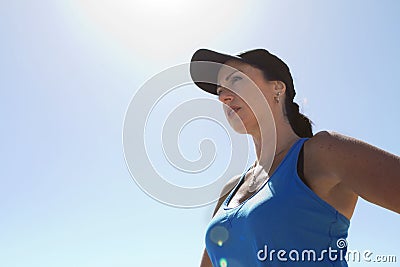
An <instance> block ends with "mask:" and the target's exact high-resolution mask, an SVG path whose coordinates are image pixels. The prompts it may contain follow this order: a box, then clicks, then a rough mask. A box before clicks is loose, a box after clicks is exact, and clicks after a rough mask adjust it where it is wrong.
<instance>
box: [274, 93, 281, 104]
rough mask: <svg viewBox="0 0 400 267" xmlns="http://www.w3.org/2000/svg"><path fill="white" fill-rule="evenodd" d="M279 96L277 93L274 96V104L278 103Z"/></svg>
mask: <svg viewBox="0 0 400 267" xmlns="http://www.w3.org/2000/svg"><path fill="white" fill-rule="evenodd" d="M280 95H281V92H278V93H277V95H276V96H274V100H275V102H276V103H279V96H280Z"/></svg>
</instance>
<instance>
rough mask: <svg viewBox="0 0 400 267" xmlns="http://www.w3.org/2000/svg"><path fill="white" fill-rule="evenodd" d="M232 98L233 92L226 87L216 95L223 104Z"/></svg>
mask: <svg viewBox="0 0 400 267" xmlns="http://www.w3.org/2000/svg"><path fill="white" fill-rule="evenodd" d="M233 98H234V95H233V92H232V91H230V90H228V89H224V90H222V91H221V92H220V93H219V95H218V99H219V101H221V102H222V103H224V104H227V103H229V102H231V101H232V100H233Z"/></svg>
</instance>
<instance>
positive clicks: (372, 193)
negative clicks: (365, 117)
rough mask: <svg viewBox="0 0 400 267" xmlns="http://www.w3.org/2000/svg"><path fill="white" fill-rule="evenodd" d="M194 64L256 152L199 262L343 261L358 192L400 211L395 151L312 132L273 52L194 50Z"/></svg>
mask: <svg viewBox="0 0 400 267" xmlns="http://www.w3.org/2000/svg"><path fill="white" fill-rule="evenodd" d="M203 61H205V62H211V63H213V62H215V63H220V64H223V65H215V64H214V65H210V66H206V67H204V66H202V65H201V64H199V63H201V62H203ZM190 72H191V76H192V79H193V80H194V81H195V83H196V84H197V85H198V86H199V87H200V88H201V89H203V90H205V91H207V92H209V93H212V94H215V95H218V98H219V100H220V101H221V102H222V103H223V106H224V111H225V114H226V116H227V119H228V121H229V123H230V125H231V126H232V127H233V128H234V130H235V131H237V132H239V133H246V134H250V135H252V138H253V141H254V145H255V148H256V155H257V160H256V162H255V164H254V165H253V166H252V167H250V168H249V169H248V170H247V172H245V173H244V174H243V175H240V176H237V177H234V178H232V179H231V180H230V181H229V182H228V184H226V186H225V187H224V188H223V189H222V192H221V196H220V199H219V201H218V203H217V205H216V207H215V211H214V214H213V218H212V220H211V222H210V224H209V226H208V229H207V233H206V250H205V251H204V255H203V258H202V262H201V267H209V266H229V267H234V266H347V263H346V260H345V259H344V256H345V253H346V243H345V239H346V237H347V230H348V227H349V223H350V218H351V216H352V214H353V212H354V209H355V206H356V202H357V198H358V196H361V197H362V198H364V199H366V200H368V201H370V202H372V203H375V204H377V205H379V206H382V207H384V208H386V209H389V210H392V211H395V212H397V213H400V196H399V194H398V193H399V192H400V158H399V157H398V156H395V155H392V154H390V153H388V152H385V151H383V150H381V149H378V148H376V147H373V146H371V145H369V144H367V143H364V142H362V141H359V140H356V139H353V138H350V137H346V136H343V135H341V134H338V133H333V132H326V131H322V132H319V133H316V134H315V135H314V134H313V133H312V128H311V122H310V120H309V119H308V118H307V117H305V116H304V115H302V114H301V113H300V112H299V106H298V105H297V104H296V103H294V102H293V99H294V96H295V91H294V85H293V79H292V76H291V74H290V71H289V68H288V67H287V65H286V64H285V63H284V62H283V61H282V60H280V59H279V58H278V57H276V56H274V55H272V54H270V53H269V52H268V51H266V50H263V49H256V50H251V51H248V52H246V53H243V54H240V55H238V56H230V55H225V54H220V53H217V52H214V51H211V50H206V49H200V50H198V51H196V53H195V54H194V55H193V58H192V64H191V70H190ZM254 88H257V89H258V90H259V91H260V92H261V94H262V96H263V97H264V98H265V99H263V97H261V98H260V97H256V96H255V94H253V93H254V91H255V90H254ZM265 101H266V102H265ZM265 105H269V109H270V112H271V115H272V117H271V118H272V121H273V122H274V127H275V129H276V149H275V151H271V146H270V143H271V140H272V139H271V138H273V137H275V136H274V135H273V134H272V133H271V132H273V131H271V129H269V128H268V129H265V128H263V127H261V125H262V124H263V123H264V124H263V125H265V122H262V120H263V118H264V119H265V118H268V116H265V114H264V113H262V112H261V110H262V109H261V108H260V106H264V108H265ZM264 110H265V109H264ZM260 118H261V119H260ZM271 118H270V121H271ZM273 152H275V153H274V155H273V156H272V157H270V158H271V160H270V163H269V164H268V155H271V153H273ZM263 155H264V156H263ZM232 188H233V189H232Z"/></svg>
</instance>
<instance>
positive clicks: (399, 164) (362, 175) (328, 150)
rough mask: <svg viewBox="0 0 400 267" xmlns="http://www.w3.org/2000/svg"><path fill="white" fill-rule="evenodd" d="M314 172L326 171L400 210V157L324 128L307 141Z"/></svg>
mask: <svg viewBox="0 0 400 267" xmlns="http://www.w3.org/2000/svg"><path fill="white" fill-rule="evenodd" d="M305 150H308V153H307V155H306V154H305V157H308V159H309V162H310V164H312V165H311V166H313V168H312V170H311V172H312V173H313V174H315V173H317V174H318V175H320V176H321V175H322V176H323V175H325V176H329V177H331V178H333V179H334V180H335V183H337V184H340V186H341V187H342V188H343V187H344V188H347V189H349V190H351V191H352V192H354V193H355V194H357V195H358V196H361V197H362V198H364V199H366V200H368V201H370V202H372V203H375V204H377V205H380V206H382V207H385V208H387V209H390V210H393V211H396V212H399V211H400V198H399V195H398V193H397V192H399V190H400V157H399V156H396V155H394V154H391V153H389V152H387V151H385V150H382V149H380V148H378V147H375V146H373V145H371V144H368V143H366V142H364V141H361V140H358V139H355V138H352V137H349V136H345V135H342V134H340V133H337V132H328V131H322V132H319V133H317V134H315V136H314V137H312V138H310V139H309V140H308V141H307V142H306V144H305Z"/></svg>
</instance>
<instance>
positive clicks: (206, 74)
mask: <svg viewBox="0 0 400 267" xmlns="http://www.w3.org/2000/svg"><path fill="white" fill-rule="evenodd" d="M231 59H236V60H241V58H239V57H236V56H231V55H226V54H221V53H218V52H215V51H212V50H208V49H199V50H197V51H196V52H195V53H194V54H193V57H192V60H191V64H190V75H191V77H192V80H193V81H194V83H195V84H196V85H197V86H198V87H200V88H201V89H203V90H204V91H206V92H208V93H211V94H214V95H216V94H217V76H218V71H219V69H220V68H221V65H220V64H224V63H225V62H227V61H228V60H231ZM196 62H197V63H196ZM207 62H214V63H220V64H207Z"/></svg>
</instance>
